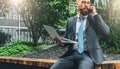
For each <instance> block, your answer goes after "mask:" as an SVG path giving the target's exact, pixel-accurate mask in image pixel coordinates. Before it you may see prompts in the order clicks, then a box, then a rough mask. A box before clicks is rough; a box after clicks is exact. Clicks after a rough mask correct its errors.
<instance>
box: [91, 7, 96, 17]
mask: <svg viewBox="0 0 120 69" xmlns="http://www.w3.org/2000/svg"><path fill="white" fill-rule="evenodd" d="M89 9H90V10H91V13H90V15H92V16H94V15H95V14H97V11H96V8H95V6H90V8H89Z"/></svg>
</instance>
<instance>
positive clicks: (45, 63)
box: [0, 56, 120, 69]
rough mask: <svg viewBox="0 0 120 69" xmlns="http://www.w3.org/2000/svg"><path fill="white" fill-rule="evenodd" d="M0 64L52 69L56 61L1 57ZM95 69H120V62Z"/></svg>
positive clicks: (113, 62) (111, 62)
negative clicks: (48, 68) (50, 68)
mask: <svg viewBox="0 0 120 69" xmlns="http://www.w3.org/2000/svg"><path fill="white" fill-rule="evenodd" d="M0 62H4V63H13V64H22V65H32V66H40V67H50V66H51V65H52V64H54V63H55V62H56V60H53V59H37V58H20V57H4V56H0ZM95 69H120V60H116V61H104V62H103V63H102V64H101V65H97V66H95Z"/></svg>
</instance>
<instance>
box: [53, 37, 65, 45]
mask: <svg viewBox="0 0 120 69" xmlns="http://www.w3.org/2000/svg"><path fill="white" fill-rule="evenodd" d="M53 40H55V41H56V42H57V43H58V44H60V45H61V46H64V43H63V42H61V41H60V40H59V39H58V38H54V39H53Z"/></svg>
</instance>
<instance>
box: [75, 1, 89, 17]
mask: <svg viewBox="0 0 120 69" xmlns="http://www.w3.org/2000/svg"><path fill="white" fill-rule="evenodd" d="M76 6H77V8H78V12H80V13H81V14H82V15H87V14H88V13H89V8H90V0H77V2H76Z"/></svg>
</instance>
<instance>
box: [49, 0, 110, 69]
mask: <svg viewBox="0 0 120 69" xmlns="http://www.w3.org/2000/svg"><path fill="white" fill-rule="evenodd" d="M76 7H77V8H78V13H77V15H76V16H73V17H71V18H69V20H68V21H67V26H66V32H65V38H67V39H70V40H73V41H78V44H64V45H68V46H69V47H68V51H67V52H66V53H65V54H64V55H63V56H61V57H60V58H59V59H58V61H57V62H56V63H55V64H54V65H53V66H51V68H50V69H73V68H74V67H77V69H94V64H100V63H102V61H103V60H104V58H103V52H102V49H101V47H100V45H99V42H98V38H97V34H103V35H107V34H109V31H110V30H109V27H108V26H107V25H106V24H105V22H104V21H103V19H102V18H101V16H100V15H98V13H97V12H96V9H95V7H94V6H90V0H76ZM80 18H81V19H80ZM81 29H82V31H81ZM56 41H57V40H56ZM57 42H59V41H57ZM59 44H61V45H63V44H62V43H61V42H59Z"/></svg>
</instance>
